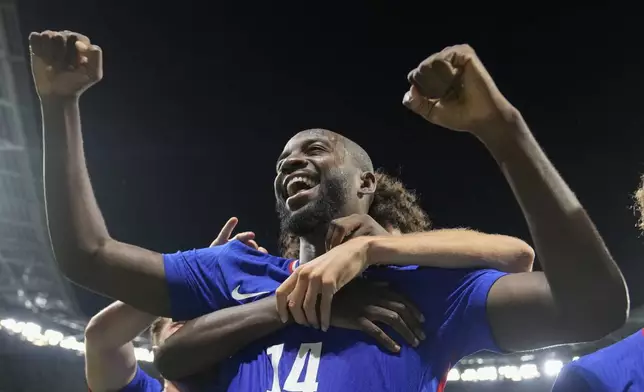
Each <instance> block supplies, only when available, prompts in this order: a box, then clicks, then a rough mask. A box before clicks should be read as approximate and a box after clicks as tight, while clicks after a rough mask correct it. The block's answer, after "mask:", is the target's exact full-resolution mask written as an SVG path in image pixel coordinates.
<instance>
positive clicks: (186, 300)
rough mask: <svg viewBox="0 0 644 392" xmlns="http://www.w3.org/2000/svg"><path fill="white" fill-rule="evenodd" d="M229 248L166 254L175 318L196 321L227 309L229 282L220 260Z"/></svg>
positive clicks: (167, 278) (169, 290) (171, 302)
mask: <svg viewBox="0 0 644 392" xmlns="http://www.w3.org/2000/svg"><path fill="white" fill-rule="evenodd" d="M226 250H227V247H226V246H215V247H211V248H205V249H195V250H190V251H186V252H177V253H174V254H164V255H163V262H164V266H165V276H166V281H167V283H168V292H169V294H170V305H171V313H172V318H173V319H174V320H177V321H186V320H192V319H194V318H196V317H199V316H202V315H204V314H207V313H211V312H214V311H217V310H219V309H222V308H223V307H225V293H226V287H225V285H226V283H225V280H224V278H223V276H222V273H221V268H220V264H219V263H220V260H221V259H223V258H224V257H225V253H226Z"/></svg>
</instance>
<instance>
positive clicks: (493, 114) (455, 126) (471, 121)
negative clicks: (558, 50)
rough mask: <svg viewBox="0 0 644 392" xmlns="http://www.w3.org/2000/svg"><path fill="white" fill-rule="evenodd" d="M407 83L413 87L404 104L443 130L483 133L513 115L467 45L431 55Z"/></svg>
mask: <svg viewBox="0 0 644 392" xmlns="http://www.w3.org/2000/svg"><path fill="white" fill-rule="evenodd" d="M408 79H409V82H410V83H411V84H412V87H411V89H410V91H409V92H407V93H406V94H405V97H404V98H403V104H404V105H405V106H407V107H408V108H409V109H411V110H412V111H414V112H415V113H417V114H419V115H421V116H422V117H424V118H425V119H426V120H428V121H429V122H431V123H434V124H436V125H440V126H442V127H445V128H449V129H452V130H455V131H466V132H471V133H474V134H477V133H481V132H486V131H488V130H489V129H491V128H495V127H496V126H497V125H498V124H499V123H501V122H502V121H504V120H507V119H510V118H511V117H512V116H513V114H514V113H515V112H516V109H515V108H514V107H513V106H512V105H511V104H510V102H508V100H507V99H506V98H505V97H504V96H503V94H501V92H500V91H499V89H498V88H497V87H496V84H495V83H494V80H492V77H491V76H490V74H489V73H488V72H487V70H486V69H485V67H484V66H483V63H481V60H479V58H478V56H477V55H476V53H475V52H474V50H473V49H472V48H471V47H470V46H469V45H456V46H451V47H448V48H445V49H443V50H442V51H441V52H439V53H436V54H433V55H431V56H430V57H428V58H427V59H425V60H424V61H423V62H422V63H420V65H419V66H418V67H417V68H416V69H414V70H412V71H411V72H410V73H409V75H408Z"/></svg>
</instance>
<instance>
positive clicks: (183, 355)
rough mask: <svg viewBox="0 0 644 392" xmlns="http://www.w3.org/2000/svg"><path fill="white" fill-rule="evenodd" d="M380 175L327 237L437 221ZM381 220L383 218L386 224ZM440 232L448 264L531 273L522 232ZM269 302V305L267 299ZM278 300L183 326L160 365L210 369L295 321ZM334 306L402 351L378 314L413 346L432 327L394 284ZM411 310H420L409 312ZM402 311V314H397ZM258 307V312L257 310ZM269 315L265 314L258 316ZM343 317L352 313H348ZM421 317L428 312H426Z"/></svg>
mask: <svg viewBox="0 0 644 392" xmlns="http://www.w3.org/2000/svg"><path fill="white" fill-rule="evenodd" d="M376 179H377V189H376V192H375V194H374V195H375V196H374V198H375V200H374V202H373V203H372V205H371V209H370V215H351V216H349V217H346V218H340V219H337V220H334V221H332V222H331V225H330V227H331V229H330V230H329V231H328V236H327V242H328V244H329V245H328V246H329V247H333V246H335V244H337V243H339V242H341V241H342V239H343V237H344V236H345V235H347V234H350V235H351V236H363V235H369V236H373V235H378V234H380V235H383V234H385V233H386V232H389V233H391V234H393V235H401V234H402V233H412V232H419V231H422V229H423V228H426V227H428V226H429V221H428V220H427V216H426V214H425V212H424V211H423V210H422V208H421V207H420V205H419V204H418V201H417V199H416V196H415V195H414V194H413V193H411V192H410V191H408V190H407V189H405V187H404V186H403V185H402V183H401V182H400V181H398V180H397V179H395V178H393V177H390V176H388V175H386V174H384V173H377V174H376ZM392 201H395V204H396V205H395V207H394V206H392V205H391V204H392ZM378 222H382V225H381V224H379V223H378ZM394 227H395V228H394ZM440 233H442V234H448V233H451V234H452V235H451V236H450V235H446V236H444V238H443V239H444V243H443V245H444V247H445V248H444V249H451V251H452V252H453V254H451V255H445V256H446V257H445V258H440V259H438V260H436V262H437V264H441V263H444V264H445V266H446V267H453V268H458V267H476V266H480V267H486V266H490V265H492V266H494V267H496V268H498V269H500V270H504V271H508V272H528V271H530V270H531V269H532V258H531V257H525V252H526V244H525V243H523V242H522V241H518V240H516V239H515V238H511V237H506V236H481V235H473V236H469V237H468V238H465V237H464V236H463V234H467V231H464V230H463V231H462V232H459V231H457V230H452V231H447V230H442V231H440ZM453 234H456V235H453ZM450 237H451V238H450ZM468 240H469V241H479V243H478V244H477V246H476V247H477V249H478V251H477V257H475V258H473V257H471V255H461V254H459V252H458V249H459V247H461V248H460V249H461V250H466V249H467V248H471V244H468V245H467V247H462V246H461V244H462V243H463V241H468ZM481 240H483V241H481ZM282 247H283V249H284V256H285V257H287V258H289V259H297V258H298V257H299V239H298V238H297V237H295V236H293V235H289V234H287V233H283V238H282ZM450 256H451V257H450ZM486 256H487V257H486ZM479 257H480V258H479ZM359 282H360V284H362V285H368V284H369V283H370V282H369V281H362V280H361V281H359ZM356 283H358V282H356V281H354V282H352V284H353V285H354V286H350V289H349V290H352V289H353V290H355V287H356V286H355V285H356ZM363 287H369V286H363ZM347 292H348V293H351V291H347ZM347 292H345V295H346V293H347ZM262 301H264V302H265V304H260V303H261V302H262ZM361 304H364V305H361ZM272 305H273V302H272V298H268V299H266V300H260V301H258V302H257V303H250V304H246V305H240V306H236V307H234V308H229V309H225V310H220V311H216V312H213V313H211V314H209V315H206V316H202V317H199V318H198V319H196V320H191V321H189V322H187V323H186V324H185V327H184V328H183V329H182V330H181V331H180V332H178V333H177V334H175V335H173V336H172V337H171V338H170V339H168V340H166V341H165V342H164V344H163V345H161V347H160V349H159V350H158V351H157V353H156V355H155V365H156V366H157V368H158V369H159V371H160V372H161V374H163V376H164V377H166V378H168V379H170V380H186V379H188V378H189V377H190V376H194V375H202V374H203V373H204V372H207V371H210V370H211V369H212V367H213V366H215V365H218V364H219V363H220V362H221V361H225V360H226V359H228V358H229V357H231V356H232V355H234V354H236V353H237V352H238V351H240V350H241V349H242V348H244V347H246V346H248V345H249V344H250V343H252V342H255V341H257V340H259V339H261V338H263V337H264V336H266V335H269V334H271V333H274V332H275V331H276V329H275V328H285V327H287V326H288V324H282V323H279V322H277V320H276V318H275V312H274V308H273V307H272ZM352 307H353V309H352ZM338 309H339V311H338ZM334 310H336V311H338V312H337V313H336V314H335V319H334V321H333V324H335V325H342V326H343V327H344V328H348V329H358V330H361V331H363V332H365V333H366V334H368V335H370V336H371V337H372V338H374V340H375V341H376V342H378V343H379V344H380V345H381V346H382V347H383V348H385V349H387V350H388V351H391V352H394V353H395V352H398V351H399V350H400V346H399V345H398V344H397V343H396V342H395V341H394V340H393V339H391V338H390V337H389V336H388V335H387V334H386V333H384V332H383V331H382V330H381V329H380V328H378V327H377V326H376V325H375V324H373V323H372V322H371V321H373V320H376V321H380V322H381V323H384V324H389V325H390V326H392V327H393V329H394V330H396V331H402V333H401V332H399V334H400V335H402V336H403V337H404V338H405V341H406V342H407V343H408V344H409V345H411V346H415V345H418V343H419V342H418V341H417V339H418V338H417V336H416V335H418V336H422V335H423V334H424V333H423V332H422V331H420V332H416V333H414V332H412V331H410V330H408V328H406V326H409V325H411V326H414V325H418V324H417V322H416V318H415V317H414V315H417V314H419V312H418V311H417V310H416V309H415V307H414V306H413V305H412V304H410V303H409V302H406V301H405V300H404V299H403V298H401V297H400V296H399V295H397V294H396V293H395V292H392V291H391V290H390V288H388V287H384V286H379V285H373V286H371V290H369V289H367V290H364V291H363V292H362V293H356V294H355V295H353V296H349V300H348V301H337V302H336V303H335V308H334ZM410 312H411V313H412V314H409V313H410ZM394 313H398V314H399V315H402V316H400V317H397V316H396V315H395V314H394ZM251 314H252V315H254V316H255V317H250V315H251ZM262 314H263V315H264V316H263V317H258V316H259V315H262ZM347 315H349V316H355V315H358V316H360V318H359V319H358V320H356V319H355V318H346V317H347ZM343 316H344V317H345V320H342V317H343ZM420 317H421V318H422V315H421V316H420ZM410 319H411V321H409V320H410ZM356 321H358V322H356ZM365 325H366V326H368V327H365ZM387 331H388V330H387ZM421 340H422V339H421Z"/></svg>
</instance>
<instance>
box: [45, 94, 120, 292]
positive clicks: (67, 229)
mask: <svg viewBox="0 0 644 392" xmlns="http://www.w3.org/2000/svg"><path fill="white" fill-rule="evenodd" d="M42 115H43V125H44V128H45V129H44V132H43V134H44V143H43V144H44V162H45V181H44V183H45V199H46V200H47V202H46V209H47V221H48V224H49V229H50V235H51V239H52V244H53V247H54V252H55V254H56V260H57V262H58V263H59V265H60V267H61V269H62V270H63V272H64V273H65V274H68V275H72V276H71V277H72V279H73V276H74V275H76V274H78V273H82V272H83V271H82V270H79V267H80V268H82V266H83V265H87V264H85V263H83V259H85V258H86V257H88V256H90V255H94V254H95V253H96V252H97V251H98V249H100V247H101V246H102V245H104V244H105V242H106V241H107V240H108V239H109V234H108V232H107V228H106V226H105V222H104V220H103V216H102V215H101V212H100V210H99V208H98V204H97V202H96V198H95V197H94V192H93V191H92V186H91V184H90V180H89V174H88V172H87V166H86V163H85V154H84V152H83V138H82V135H81V129H80V128H81V125H80V115H79V107H78V99H77V98H48V99H43V100H42ZM88 266H89V265H88ZM86 272H88V273H92V271H86ZM94 273H95V271H94Z"/></svg>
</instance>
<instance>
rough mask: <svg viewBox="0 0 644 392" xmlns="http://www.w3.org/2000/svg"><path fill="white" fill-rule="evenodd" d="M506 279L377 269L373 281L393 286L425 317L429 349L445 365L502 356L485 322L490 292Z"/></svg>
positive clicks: (478, 273)
mask: <svg viewBox="0 0 644 392" xmlns="http://www.w3.org/2000/svg"><path fill="white" fill-rule="evenodd" d="M504 275H505V273H503V272H499V271H496V270H490V269H481V270H471V269H443V268H430V267H418V266H405V267H397V266H388V267H385V268H378V269H376V270H374V271H373V273H372V274H368V275H367V276H371V277H373V278H376V279H381V280H385V281H389V282H390V283H391V284H393V288H394V289H395V290H397V291H399V292H400V293H401V294H404V295H406V296H407V297H408V298H409V299H410V300H412V301H413V302H414V303H415V304H416V306H417V307H419V309H420V310H421V311H422V312H423V314H424V315H425V318H426V319H427V321H426V322H425V323H424V328H425V330H426V331H425V332H426V333H427V335H428V336H434V343H433V344H431V345H430V346H427V347H428V348H430V349H432V351H433V352H439V353H441V354H440V356H441V357H442V358H441V359H442V361H441V362H443V363H444V364H445V365H454V364H455V363H456V362H457V361H459V360H460V359H462V358H463V357H466V356H468V355H470V354H474V353H476V352H478V351H482V350H489V351H494V352H499V351H500V349H499V348H498V345H497V344H496V343H495V341H494V338H493V335H492V331H491V327H490V323H489V321H488V317H487V297H488V293H489V291H490V288H491V287H492V285H494V283H495V282H496V281H497V280H498V279H499V278H500V277H502V276H504Z"/></svg>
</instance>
